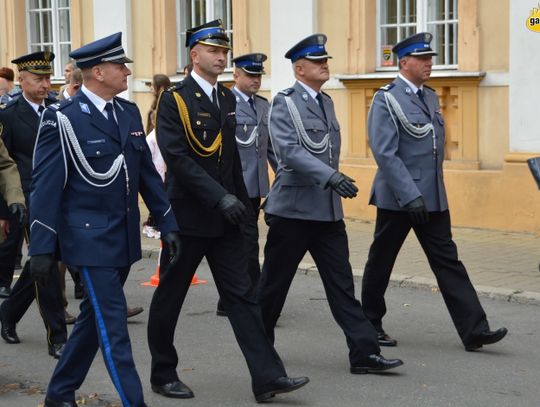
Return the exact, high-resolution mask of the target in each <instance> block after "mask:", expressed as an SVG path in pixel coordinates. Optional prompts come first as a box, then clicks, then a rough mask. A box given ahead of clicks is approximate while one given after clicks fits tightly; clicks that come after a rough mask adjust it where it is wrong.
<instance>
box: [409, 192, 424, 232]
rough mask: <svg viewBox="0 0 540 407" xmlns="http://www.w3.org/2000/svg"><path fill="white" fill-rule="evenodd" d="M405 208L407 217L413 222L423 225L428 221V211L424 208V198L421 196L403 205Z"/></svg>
mask: <svg viewBox="0 0 540 407" xmlns="http://www.w3.org/2000/svg"><path fill="white" fill-rule="evenodd" d="M405 209H407V212H409V217H410V218H411V221H412V223H413V224H415V225H424V224H426V223H428V221H429V212H428V210H427V208H426V203H425V202H424V198H422V197H421V196H419V197H418V198H416V199H414V200H412V201H411V202H409V203H408V204H407V205H405Z"/></svg>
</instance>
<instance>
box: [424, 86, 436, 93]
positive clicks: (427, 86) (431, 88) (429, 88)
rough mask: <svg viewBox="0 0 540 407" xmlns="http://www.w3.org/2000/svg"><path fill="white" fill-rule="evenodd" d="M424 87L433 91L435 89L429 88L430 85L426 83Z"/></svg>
mask: <svg viewBox="0 0 540 407" xmlns="http://www.w3.org/2000/svg"><path fill="white" fill-rule="evenodd" d="M424 88H428V89H429V90H432V91H433V92H435V89H433V88H431V87H429V86H427V85H424Z"/></svg>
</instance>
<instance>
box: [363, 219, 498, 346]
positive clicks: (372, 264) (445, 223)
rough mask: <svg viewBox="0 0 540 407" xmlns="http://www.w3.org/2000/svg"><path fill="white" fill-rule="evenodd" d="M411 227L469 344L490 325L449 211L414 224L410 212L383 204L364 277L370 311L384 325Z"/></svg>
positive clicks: (376, 322)
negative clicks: (391, 286)
mask: <svg viewBox="0 0 540 407" xmlns="http://www.w3.org/2000/svg"><path fill="white" fill-rule="evenodd" d="M411 228H412V229H413V230H414V233H415V234H416V237H417V238H418V241H419V242H420V245H421V246H422V249H423V250H424V253H425V254H426V256H427V259H428V262H429V265H430V267H431V270H432V271H433V273H434V274H435V278H436V279H437V284H438V285H439V289H440V290H441V293H442V296H443V298H444V301H445V303H446V306H447V308H448V311H449V312H450V316H451V317H452V320H453V321H454V325H455V326H456V328H457V331H458V334H459V336H460V337H461V340H462V341H463V343H464V344H465V345H466V344H468V343H471V342H472V341H473V338H474V337H475V336H476V335H478V334H479V333H480V332H482V331H483V330H485V329H488V328H489V326H488V323H487V320H486V314H485V312H484V310H483V308H482V306H481V305H480V301H479V300H478V295H477V294H476V291H475V290H474V287H473V286H472V283H471V281H470V279H469V276H468V274H467V270H466V269H465V266H464V265H463V263H462V262H461V261H460V260H459V258H458V252H457V247H456V244H455V243H454V241H453V240H452V231H451V225H450V213H449V211H444V212H430V213H429V222H428V223H427V224H425V225H413V224H412V223H411V221H410V219H409V216H408V214H407V213H406V212H400V211H390V210H385V209H377V220H376V223H375V234H374V239H373V243H372V244H371V247H370V249H369V255H368V259H367V263H366V268H365V270H364V278H363V280H362V303H363V306H364V312H365V313H366V316H367V317H368V318H369V319H370V320H371V322H372V323H373V325H374V326H375V328H377V329H378V330H382V318H383V316H384V314H385V313H386V304H385V302H384V293H385V292H386V288H387V287H388V282H389V280H390V273H391V272H392V268H393V267H394V263H395V261H396V257H397V255H398V253H399V250H400V249H401V246H402V245H403V242H404V241H405V238H406V237H407V235H408V234H409V231H410V230H411Z"/></svg>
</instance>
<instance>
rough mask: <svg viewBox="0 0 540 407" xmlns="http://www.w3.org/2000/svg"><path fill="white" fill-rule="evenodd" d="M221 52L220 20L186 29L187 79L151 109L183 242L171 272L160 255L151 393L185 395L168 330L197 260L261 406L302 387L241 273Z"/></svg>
mask: <svg viewBox="0 0 540 407" xmlns="http://www.w3.org/2000/svg"><path fill="white" fill-rule="evenodd" d="M229 44H230V43H229V38H228V37H227V35H226V34H225V31H224V30H223V27H222V25H221V21H220V20H215V21H212V22H209V23H206V24H204V25H202V26H199V27H195V28H192V29H189V30H188V31H187V38H186V46H187V47H189V48H190V56H191V60H192V61H193V71H192V72H191V75H189V76H188V77H187V78H186V79H184V81H182V82H180V83H179V84H178V85H177V86H175V87H174V88H171V89H169V90H168V91H165V92H163V93H162V94H161V98H160V101H159V102H158V110H157V124H156V129H157V141H158V145H159V148H160V150H161V152H162V154H163V159H164V160H165V163H166V164H167V178H168V179H167V191H168V194H169V198H170V200H171V204H172V208H173V211H174V214H175V215H176V219H177V221H178V225H179V226H180V233H181V242H182V253H181V254H180V258H179V260H178V263H177V264H176V265H171V264H169V262H168V260H167V257H168V256H167V255H166V254H167V248H164V250H163V253H164V254H165V261H164V262H162V264H161V275H160V281H159V286H158V287H157V289H156V291H155V293H154V296H153V298H152V303H151V305H150V317H149V322H148V342H149V346H150V352H151V354H152V371H151V375H150V381H151V383H152V390H153V391H154V392H156V393H160V394H162V395H164V396H165V397H174V398H190V397H193V392H192V391H191V390H190V389H189V388H188V387H187V386H186V385H185V384H184V383H182V382H181V381H180V379H179V377H178V373H177V372H176V367H177V364H178V355H177V352H176V349H175V347H174V331H175V328H176V323H177V321H178V315H179V313H180V309H181V307H182V303H183V302H184V298H185V296H186V294H187V291H188V288H189V286H190V283H191V279H192V277H193V275H194V273H195V270H196V269H197V267H198V265H199V264H200V262H201V260H202V258H203V257H206V258H207V260H208V264H209V266H210V270H211V271H212V275H213V277H214V281H215V283H216V286H217V289H218V292H219V294H220V297H221V302H222V304H223V307H224V310H225V311H226V312H227V316H228V318H229V320H230V322H231V325H232V328H233V330H234V333H235V336H236V338H237V341H238V344H239V345H240V349H241V350H242V352H243V354H244V357H245V359H246V362H247V365H248V368H249V371H250V373H251V378H252V389H253V393H254V395H255V399H256V400H257V401H264V400H268V399H270V398H271V397H273V396H274V395H275V394H277V393H284V392H289V391H292V390H295V389H298V388H299V387H301V386H303V385H305V384H306V383H307V382H308V380H309V379H308V378H307V377H301V378H290V377H287V375H286V372H285V369H284V367H283V363H282V362H281V360H280V358H279V356H278V354H277V353H276V351H275V350H274V348H273V346H272V344H271V343H270V340H269V339H268V337H267V336H266V334H265V331H264V326H263V324H262V320H261V314H260V308H259V306H258V305H257V303H256V299H255V291H254V288H253V285H252V284H251V279H250V278H249V275H248V273H247V260H246V256H245V255H244V250H243V240H242V234H241V233H240V229H239V224H241V223H243V222H245V220H246V217H247V216H248V212H249V205H250V203H249V198H248V195H247V193H246V187H245V185H244V181H243V179H242V164H241V162H240V157H239V155H238V149H237V146H236V140H235V136H234V133H235V129H236V120H235V109H236V98H235V97H234V94H233V93H232V92H231V91H230V90H228V89H227V88H226V87H224V86H222V85H220V84H218V83H217V78H218V75H219V74H221V73H222V72H223V70H224V69H225V66H226V63H227V53H228V51H229V49H230V45H229ZM251 216H253V215H251Z"/></svg>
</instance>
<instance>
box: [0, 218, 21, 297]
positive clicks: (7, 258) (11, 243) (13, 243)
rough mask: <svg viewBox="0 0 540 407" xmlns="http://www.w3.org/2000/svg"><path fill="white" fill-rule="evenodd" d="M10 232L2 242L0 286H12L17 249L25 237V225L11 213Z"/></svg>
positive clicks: (0, 250)
mask: <svg viewBox="0 0 540 407" xmlns="http://www.w3.org/2000/svg"><path fill="white" fill-rule="evenodd" d="M8 221H9V233H8V234H7V235H6V240H4V241H3V242H2V244H0V286H1V287H10V286H11V283H12V281H13V272H14V271H15V263H16V260H17V251H18V249H19V245H20V243H21V242H22V239H23V227H22V226H21V225H20V224H19V222H18V221H17V219H15V217H14V215H12V214H11V213H10V214H9V218H8Z"/></svg>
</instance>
